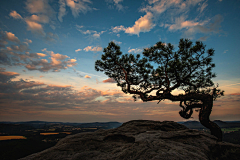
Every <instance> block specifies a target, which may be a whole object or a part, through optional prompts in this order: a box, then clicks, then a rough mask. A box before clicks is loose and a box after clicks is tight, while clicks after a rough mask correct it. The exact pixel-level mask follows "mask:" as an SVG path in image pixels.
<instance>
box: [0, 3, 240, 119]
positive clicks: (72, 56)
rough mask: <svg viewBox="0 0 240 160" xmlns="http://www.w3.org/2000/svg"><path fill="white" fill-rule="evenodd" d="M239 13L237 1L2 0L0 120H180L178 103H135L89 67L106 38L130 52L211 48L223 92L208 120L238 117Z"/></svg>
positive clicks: (101, 74)
mask: <svg viewBox="0 0 240 160" xmlns="http://www.w3.org/2000/svg"><path fill="white" fill-rule="evenodd" d="M239 10H240V1H239V0H230V1H229V0H21V1H16V0H1V1H0V15H1V16H0V121H13V122H14V121H31V120H41V121H54V122H57V121H58V122H59V121H60V122H79V123H80V122H108V121H119V122H126V121H129V120H136V119H147V120H158V121H164V120H168V121H184V120H185V119H183V118H182V117H180V115H179V113H178V112H179V111H180V110H181V108H180V107H179V103H175V102H170V101H168V100H165V101H162V102H160V103H159V104H157V101H153V102H142V101H136V102H134V101H133V98H132V96H131V95H127V94H124V93H123V92H122V91H121V88H119V87H117V86H116V83H114V82H113V81H112V80H111V79H109V77H107V76H106V75H104V74H103V73H102V72H97V71H95V61H96V60H98V59H100V58H101V55H102V54H103V48H105V47H107V46H108V43H109V42H111V41H113V42H115V43H116V44H118V45H119V46H120V47H121V51H122V52H123V53H124V54H130V53H131V54H134V55H135V54H141V53H142V51H143V49H144V48H148V47H150V46H153V45H154V44H156V43H157V42H159V41H161V42H164V43H171V44H173V45H174V47H175V48H176V49H177V46H178V43H179V40H180V39H181V38H187V39H190V40H191V41H193V42H196V41H198V40H199V41H202V42H203V43H204V44H205V45H206V49H210V48H213V49H214V50H215V55H214V56H213V62H214V63H215V64H216V67H215V68H214V70H213V72H215V73H216V75H217V77H216V78H214V79H213V82H214V83H215V84H219V88H220V89H222V90H224V91H225V96H223V97H221V98H219V99H217V100H216V101H214V105H213V110H212V114H211V116H210V119H211V120H223V121H233V120H240V72H239V69H240V63H239V60H240V45H239V42H240V18H239V17H240V12H239ZM178 92H181V91H179V90H176V91H174V92H173V94H174V93H178ZM192 117H193V118H191V119H189V120H198V112H194V114H193V116H192Z"/></svg>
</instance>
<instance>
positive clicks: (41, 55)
mask: <svg viewBox="0 0 240 160" xmlns="http://www.w3.org/2000/svg"><path fill="white" fill-rule="evenodd" d="M36 54H37V55H38V56H39V57H45V56H47V55H46V54H44V53H36Z"/></svg>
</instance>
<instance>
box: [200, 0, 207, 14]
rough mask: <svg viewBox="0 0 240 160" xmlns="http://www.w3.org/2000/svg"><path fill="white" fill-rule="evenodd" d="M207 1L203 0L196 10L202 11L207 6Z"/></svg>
mask: <svg viewBox="0 0 240 160" xmlns="http://www.w3.org/2000/svg"><path fill="white" fill-rule="evenodd" d="M207 1H208V0H206V1H205V2H204V3H203V4H202V5H200V7H199V8H198V10H199V11H200V13H202V12H203V10H204V9H205V8H206V7H207V6H208V4H207Z"/></svg>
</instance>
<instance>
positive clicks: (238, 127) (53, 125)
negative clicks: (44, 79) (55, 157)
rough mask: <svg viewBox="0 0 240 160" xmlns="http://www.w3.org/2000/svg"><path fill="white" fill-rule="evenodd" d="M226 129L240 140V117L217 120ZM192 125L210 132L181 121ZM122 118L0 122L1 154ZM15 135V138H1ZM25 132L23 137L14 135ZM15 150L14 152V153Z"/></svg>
mask: <svg viewBox="0 0 240 160" xmlns="http://www.w3.org/2000/svg"><path fill="white" fill-rule="evenodd" d="M214 122H215V123H216V124H218V125H219V126H220V127H221V129H222V131H223V141H226V142H230V143H234V144H240V121H220V120H216V121H214ZM178 123H180V124H183V125H185V126H186V127H188V128H190V129H197V130H202V131H205V132H208V133H210V132H209V130H208V129H206V128H205V127H204V126H202V125H201V124H200V122H198V121H185V122H178ZM121 125H122V123H120V122H94V123H64V122H45V121H29V122H0V154H1V158H2V159H3V160H15V159H18V158H22V157H25V156H27V155H30V154H33V153H36V152H40V151H42V150H45V149H47V148H50V147H52V146H54V145H55V144H56V143H57V142H58V141H59V140H60V139H62V138H64V137H66V136H68V135H73V134H77V133H81V132H94V131H97V130H99V129H112V128H117V127H119V126H121ZM8 136H11V137H12V138H13V139H6V140H1V137H8ZM14 136H18V138H19V137H20V136H22V137H23V138H22V139H14ZM13 153H14V154H13Z"/></svg>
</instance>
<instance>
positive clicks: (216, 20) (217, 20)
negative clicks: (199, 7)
mask: <svg viewBox="0 0 240 160" xmlns="http://www.w3.org/2000/svg"><path fill="white" fill-rule="evenodd" d="M211 21H212V22H211ZM211 21H210V22H211V23H207V22H203V23H201V24H199V25H195V26H192V27H190V28H188V29H187V30H186V31H184V35H185V36H187V37H191V36H192V35H194V34H196V33H204V34H209V33H215V34H216V33H219V32H220V28H221V23H222V21H223V17H222V16H221V15H216V16H214V17H213V18H212V20H211Z"/></svg>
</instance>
